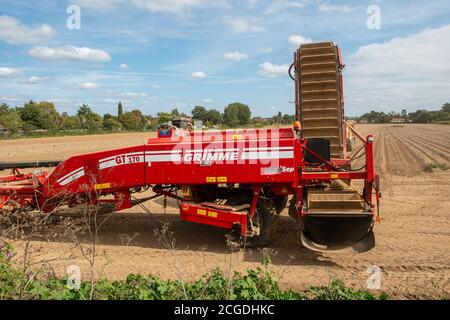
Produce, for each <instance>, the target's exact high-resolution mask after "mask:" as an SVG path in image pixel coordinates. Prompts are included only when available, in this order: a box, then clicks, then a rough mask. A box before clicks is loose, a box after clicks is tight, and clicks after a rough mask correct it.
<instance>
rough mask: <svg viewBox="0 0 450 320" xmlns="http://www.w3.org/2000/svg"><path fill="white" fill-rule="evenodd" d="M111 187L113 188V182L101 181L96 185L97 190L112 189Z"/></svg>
mask: <svg viewBox="0 0 450 320" xmlns="http://www.w3.org/2000/svg"><path fill="white" fill-rule="evenodd" d="M110 188H111V183H100V184H96V185H94V189H95V190H103V189H110Z"/></svg>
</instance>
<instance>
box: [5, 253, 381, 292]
mask: <svg viewBox="0 0 450 320" xmlns="http://www.w3.org/2000/svg"><path fill="white" fill-rule="evenodd" d="M13 257H14V250H13V248H12V247H10V246H8V245H7V246H4V247H3V248H1V249H0V299H28V300H31V299H32V300H87V299H89V297H90V292H91V283H90V282H82V283H80V285H79V286H78V287H76V288H74V287H73V286H71V285H69V284H70V282H68V279H67V278H57V277H55V276H53V275H52V274H51V273H50V274H49V273H45V272H42V271H41V272H34V273H30V274H23V273H22V272H20V271H18V270H17V269H15V268H14V266H13V264H12V259H13ZM94 286H95V288H94V295H93V297H94V299H96V300H197V299H205V300H208V299H213V300H313V299H317V300H379V299H380V300H384V299H388V296H387V295H385V294H381V295H380V296H375V295H373V294H372V293H369V292H366V291H360V290H355V289H352V288H347V287H345V286H344V284H343V283H342V282H341V281H339V280H333V281H332V282H331V283H330V284H329V285H328V286H326V287H311V288H309V289H308V290H305V291H300V292H296V291H292V290H282V289H280V287H279V285H278V283H277V281H276V280H275V277H274V273H273V272H272V271H271V269H270V265H269V263H266V264H263V266H262V267H259V268H257V269H248V270H247V271H246V272H245V273H243V274H242V273H239V272H235V273H234V274H233V275H232V276H231V277H227V276H225V274H224V272H222V271H221V270H220V269H216V270H214V271H212V272H210V273H207V274H205V275H203V276H202V277H201V278H200V279H198V280H196V281H192V282H190V283H184V282H182V281H180V280H163V279H161V278H159V277H157V276H153V275H150V276H141V275H129V276H128V277H127V279H126V280H123V281H109V280H106V279H103V280H100V281H98V282H96V283H95V285H94Z"/></svg>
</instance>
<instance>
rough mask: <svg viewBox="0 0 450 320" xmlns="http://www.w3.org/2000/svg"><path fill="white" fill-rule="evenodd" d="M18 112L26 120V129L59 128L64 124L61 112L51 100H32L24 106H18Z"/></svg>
mask: <svg viewBox="0 0 450 320" xmlns="http://www.w3.org/2000/svg"><path fill="white" fill-rule="evenodd" d="M17 112H18V113H19V115H20V118H21V119H22V121H23V122H24V129H25V130H36V129H45V130H57V129H59V128H60V126H61V124H62V119H61V116H60V114H59V113H58V111H57V110H56V108H55V105H54V104H53V103H50V102H40V103H36V102H34V101H32V100H30V101H29V102H27V103H25V104H24V106H23V107H21V108H17Z"/></svg>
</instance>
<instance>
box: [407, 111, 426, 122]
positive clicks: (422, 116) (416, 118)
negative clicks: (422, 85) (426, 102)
mask: <svg viewBox="0 0 450 320" xmlns="http://www.w3.org/2000/svg"><path fill="white" fill-rule="evenodd" d="M409 118H410V119H411V121H412V122H414V123H428V122H430V121H431V114H430V112H429V111H427V110H417V111H416V112H412V113H410V114H409Z"/></svg>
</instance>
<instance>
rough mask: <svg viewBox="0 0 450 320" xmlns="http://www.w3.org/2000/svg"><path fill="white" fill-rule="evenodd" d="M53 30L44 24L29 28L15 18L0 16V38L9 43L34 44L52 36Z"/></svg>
mask: <svg viewBox="0 0 450 320" xmlns="http://www.w3.org/2000/svg"><path fill="white" fill-rule="evenodd" d="M54 34H55V31H54V30H53V29H52V28H51V27H49V26H48V25H46V24H42V25H40V26H37V27H35V28H30V27H27V26H25V25H23V24H22V22H20V21H19V20H17V19H16V18H13V17H10V16H6V15H3V16H0V40H3V41H6V42H7V43H10V44H35V43H39V42H41V41H43V40H45V39H48V38H50V37H52V36H53V35H54Z"/></svg>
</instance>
